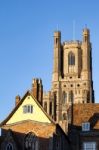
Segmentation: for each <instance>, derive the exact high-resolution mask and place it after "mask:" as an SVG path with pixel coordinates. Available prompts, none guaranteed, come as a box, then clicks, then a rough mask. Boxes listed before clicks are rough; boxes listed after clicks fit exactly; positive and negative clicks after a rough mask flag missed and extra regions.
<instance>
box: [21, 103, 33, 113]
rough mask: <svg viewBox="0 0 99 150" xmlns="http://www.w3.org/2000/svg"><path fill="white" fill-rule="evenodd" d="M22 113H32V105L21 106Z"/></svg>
mask: <svg viewBox="0 0 99 150" xmlns="http://www.w3.org/2000/svg"><path fill="white" fill-rule="evenodd" d="M23 113H24V114H26V113H31V114H32V113H33V105H31V104H27V105H24V106H23Z"/></svg>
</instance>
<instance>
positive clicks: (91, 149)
mask: <svg viewBox="0 0 99 150" xmlns="http://www.w3.org/2000/svg"><path fill="white" fill-rule="evenodd" d="M83 150H96V142H84V143H83Z"/></svg>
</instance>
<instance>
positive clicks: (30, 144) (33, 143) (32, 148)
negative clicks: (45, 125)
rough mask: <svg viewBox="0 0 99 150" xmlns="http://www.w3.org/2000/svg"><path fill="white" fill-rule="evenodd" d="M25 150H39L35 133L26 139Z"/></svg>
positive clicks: (28, 135) (29, 134)
mask: <svg viewBox="0 0 99 150" xmlns="http://www.w3.org/2000/svg"><path fill="white" fill-rule="evenodd" d="M24 144H25V150H37V146H38V143H37V138H36V136H35V134H34V133H32V132H30V133H28V134H27V135H26V137H25V143H24Z"/></svg>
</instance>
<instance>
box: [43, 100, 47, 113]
mask: <svg viewBox="0 0 99 150" xmlns="http://www.w3.org/2000/svg"><path fill="white" fill-rule="evenodd" d="M44 110H45V111H46V112H47V102H44Z"/></svg>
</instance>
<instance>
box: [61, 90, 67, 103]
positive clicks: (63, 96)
mask: <svg viewBox="0 0 99 150" xmlns="http://www.w3.org/2000/svg"><path fill="white" fill-rule="evenodd" d="M62 99H63V104H66V101H67V93H66V92H65V91H63V94H62Z"/></svg>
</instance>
